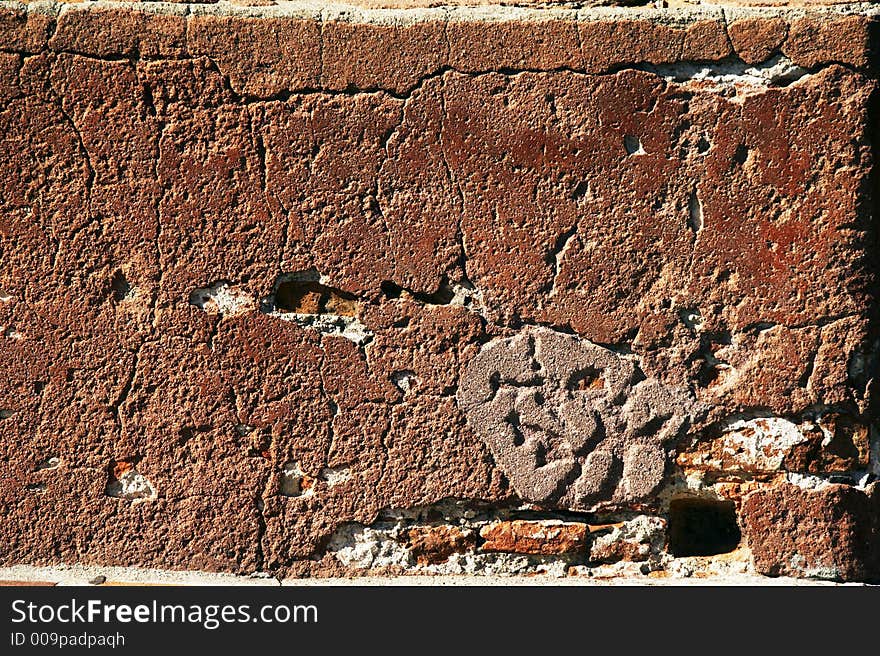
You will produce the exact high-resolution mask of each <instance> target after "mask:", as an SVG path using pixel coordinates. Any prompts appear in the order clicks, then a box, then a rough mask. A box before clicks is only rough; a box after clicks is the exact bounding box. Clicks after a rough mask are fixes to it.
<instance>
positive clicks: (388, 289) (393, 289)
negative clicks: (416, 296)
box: [379, 280, 403, 298]
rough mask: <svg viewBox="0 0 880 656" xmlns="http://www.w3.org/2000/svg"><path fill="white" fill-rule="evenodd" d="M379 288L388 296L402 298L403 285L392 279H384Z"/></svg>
mask: <svg viewBox="0 0 880 656" xmlns="http://www.w3.org/2000/svg"><path fill="white" fill-rule="evenodd" d="M379 289H381V290H382V293H383V294H385V297H386V298H400V296H401V294H403V287H401V286H400V285H398V284H395V283H393V282H391V281H390V280H384V281H383V282H382V284H381V285H379Z"/></svg>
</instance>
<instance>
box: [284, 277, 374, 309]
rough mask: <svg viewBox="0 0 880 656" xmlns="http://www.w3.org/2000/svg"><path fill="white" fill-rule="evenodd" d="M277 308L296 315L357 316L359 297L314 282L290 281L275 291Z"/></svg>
mask: <svg viewBox="0 0 880 656" xmlns="http://www.w3.org/2000/svg"><path fill="white" fill-rule="evenodd" d="M275 308H276V309H277V310H280V311H281V312H293V313H295V314H336V315H340V316H349V317H353V316H355V314H357V297H356V296H354V295H353V294H349V293H348V292H344V291H342V290H339V289H333V288H332V287H327V286H326V285H322V284H321V283H319V282H315V281H314V280H288V281H285V282H282V283H279V285H278V288H277V289H276V290H275Z"/></svg>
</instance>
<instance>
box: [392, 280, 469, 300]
mask: <svg viewBox="0 0 880 656" xmlns="http://www.w3.org/2000/svg"><path fill="white" fill-rule="evenodd" d="M470 287H471V288H473V285H471V286H470ZM379 288H380V289H381V290H382V293H383V294H385V298H391V299H394V298H400V297H401V296H403V292H406V293H407V294H409V296H410V297H412V298H413V299H415V300H416V301H419V302H420V303H426V304H428V305H449V304H450V303H451V302H452V301H453V299H454V298H455V290H454V289H453V288H452V285H450V284H449V280H447V279H446V277H445V276H444V277H443V279H442V280H441V281H440V285H439V286H438V287H437V291H435V292H431V293H426V292H416V291H413V290H411V289H406V288H405V287H401V286H400V285H398V284H397V283H394V282H391V281H390V280H385V281H384V282H382V284H381V285H379Z"/></svg>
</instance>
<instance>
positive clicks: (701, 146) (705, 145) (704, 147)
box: [697, 137, 711, 155]
mask: <svg viewBox="0 0 880 656" xmlns="http://www.w3.org/2000/svg"><path fill="white" fill-rule="evenodd" d="M710 147H711V144H710V143H709V142H708V141H707V140H706V137H700V140H699V141H697V152H698V153H700V154H701V155H702V154H703V153H705V152H707V151H708V150H709V148H710Z"/></svg>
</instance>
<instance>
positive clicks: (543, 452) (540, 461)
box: [535, 443, 547, 467]
mask: <svg viewBox="0 0 880 656" xmlns="http://www.w3.org/2000/svg"><path fill="white" fill-rule="evenodd" d="M546 464H547V447H545V446H544V445H543V444H540V443H539V444H538V447H537V448H536V449H535V466H536V467H544V466H546Z"/></svg>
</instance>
